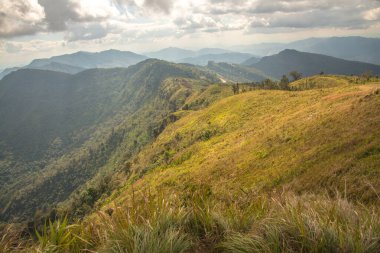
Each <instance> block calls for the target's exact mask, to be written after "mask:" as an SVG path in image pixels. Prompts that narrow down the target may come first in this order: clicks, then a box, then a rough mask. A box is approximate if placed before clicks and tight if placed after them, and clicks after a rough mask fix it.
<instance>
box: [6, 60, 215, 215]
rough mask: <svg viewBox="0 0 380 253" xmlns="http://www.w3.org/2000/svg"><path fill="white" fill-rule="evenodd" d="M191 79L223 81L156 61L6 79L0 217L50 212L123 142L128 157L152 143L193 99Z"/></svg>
mask: <svg viewBox="0 0 380 253" xmlns="http://www.w3.org/2000/svg"><path fill="white" fill-rule="evenodd" d="M168 78H169V79H170V78H172V79H170V80H169V79H168ZM192 80H195V81H196V83H197V85H202V83H204V84H207V83H209V82H215V81H218V79H217V78H216V77H215V76H214V75H212V74H210V73H207V72H204V71H201V70H199V69H197V68H192V67H189V66H185V65H181V64H174V63H168V62H163V61H159V60H146V61H144V62H141V63H139V64H137V65H133V66H130V67H129V68H115V69H91V70H85V71H82V72H80V73H78V74H76V75H69V74H65V73H61V72H54V71H47V70H35V69H21V70H18V71H15V72H12V73H11V74H9V75H7V76H6V77H4V78H3V79H2V80H1V81H0V118H1V119H2V120H1V121H0V140H1V141H0V218H1V219H3V220H8V219H12V216H14V218H20V217H24V218H25V217H32V216H33V214H34V212H35V211H36V210H37V209H40V208H45V209H46V208H47V209H49V208H51V207H52V205H54V204H55V203H57V202H59V201H63V200H66V199H67V198H68V197H69V195H70V194H71V193H72V192H73V191H74V190H75V189H77V188H78V187H80V186H83V185H84V184H85V183H86V182H87V180H89V179H91V178H92V177H93V176H94V175H95V174H96V173H98V172H99V171H101V168H102V166H103V165H105V163H106V162H107V161H108V159H109V158H110V157H111V155H112V154H113V152H114V151H115V149H116V148H117V147H118V145H119V143H120V142H122V141H123V140H125V141H126V144H125V145H126V146H125V147H123V149H121V150H124V149H127V150H128V153H129V154H132V153H133V152H134V150H137V149H138V148H139V147H140V146H141V145H143V144H145V143H147V142H149V141H150V140H151V139H152V138H153V137H154V136H155V135H156V134H157V133H158V132H159V131H160V129H161V128H162V124H164V123H163V121H164V120H167V119H166V117H168V116H169V115H170V113H171V112H172V111H174V110H177V109H179V108H181V107H182V106H183V104H184V103H185V101H186V98H187V97H188V96H190V95H191V94H192V90H191V86H189V85H191V82H192ZM172 95H173V96H175V99H174V98H173V99H171V96H172ZM125 155H126V154H125V153H123V156H125ZM41 175H43V176H41ZM37 193H38V194H37Z"/></svg>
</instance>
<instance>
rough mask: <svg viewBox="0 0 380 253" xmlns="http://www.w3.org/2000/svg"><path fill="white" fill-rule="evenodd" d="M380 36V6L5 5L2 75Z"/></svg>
mask: <svg viewBox="0 0 380 253" xmlns="http://www.w3.org/2000/svg"><path fill="white" fill-rule="evenodd" d="M331 36H365V37H380V0H319V1H316V0H279V1H270V0H246V1H243V0H198V1H195V0H188V1H185V0H177V1H175V0H0V68H5V67H11V66H21V65H25V64H27V63H29V62H30V61H31V60H33V59H36V58H46V57H50V56H53V55H60V54H64V53H72V52H76V51H80V50H82V51H102V50H107V49H119V50H129V51H134V52H137V53H143V52H150V51H155V50H158V49H161V48H165V47H169V46H175V47H182V48H187V49H199V48H204V47H218V48H231V47H233V46H237V45H250V44H257V43H264V42H289V41H294V40H299V39H304V38H308V37H331Z"/></svg>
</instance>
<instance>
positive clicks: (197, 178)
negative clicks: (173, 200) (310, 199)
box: [124, 77, 380, 202]
mask: <svg viewBox="0 0 380 253" xmlns="http://www.w3.org/2000/svg"><path fill="white" fill-rule="evenodd" d="M336 80H337V81H339V78H338V77H337V78H336ZM333 86H335V83H333ZM379 91H380V85H379V84H377V83H374V84H367V85H340V86H338V87H333V88H325V89H315V90H314V89H313V90H308V91H298V92H289V91H264V90H258V91H253V92H247V93H244V94H240V95H237V96H232V97H229V98H226V99H223V100H221V101H220V102H217V103H215V104H213V105H211V106H210V107H208V108H206V109H203V110H201V111H197V112H193V113H191V114H189V115H187V116H186V117H184V118H182V119H180V120H178V121H177V122H175V123H174V124H172V125H170V126H168V127H167V128H166V129H165V130H164V132H163V133H162V134H161V135H160V136H159V137H158V138H157V140H156V141H155V142H154V143H153V144H152V145H151V146H149V147H147V148H146V149H144V150H143V151H142V152H141V153H140V154H139V155H138V156H137V157H136V158H135V159H134V161H135V163H134V164H133V165H132V168H131V170H132V174H133V175H136V176H137V177H140V176H141V173H143V172H146V171H148V173H147V174H146V175H145V174H144V177H143V178H142V179H140V180H138V181H137V182H136V184H135V186H134V187H135V190H136V189H138V187H142V188H146V187H149V188H150V190H152V191H153V189H159V190H160V191H162V190H163V189H170V190H176V191H178V192H182V191H183V190H184V189H185V188H186V187H188V185H191V184H193V183H202V184H207V185H209V186H210V187H211V188H212V190H213V192H216V193H219V192H220V193H221V194H222V193H224V192H226V191H227V192H229V193H233V192H236V193H238V192H239V191H241V190H247V191H248V190H251V189H253V188H255V189H257V190H260V189H261V190H264V191H268V190H275V189H281V188H282V187H286V188H287V189H292V190H296V191H297V192H310V191H312V192H314V193H323V192H325V191H327V192H330V193H332V194H333V193H334V192H335V191H336V190H339V191H340V192H344V191H345V193H346V194H347V197H348V198H350V199H352V200H358V201H361V202H374V201H375V202H376V201H379V199H378V197H377V192H378V190H379V189H380V181H379V178H380V177H379V172H380V171H379V170H378V169H377V168H378V165H379V158H380V157H379V155H380V153H379V152H378V150H379V146H380V142H379V140H380V136H379V132H378V131H377V129H379V127H380V125H379V124H380V118H379V117H380V114H379V108H380V107H379V103H380V95H379ZM372 187H373V188H374V189H372ZM124 197H125V195H124Z"/></svg>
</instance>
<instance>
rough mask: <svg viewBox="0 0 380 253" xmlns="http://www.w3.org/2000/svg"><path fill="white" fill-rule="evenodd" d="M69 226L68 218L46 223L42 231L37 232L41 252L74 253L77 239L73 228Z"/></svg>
mask: <svg viewBox="0 0 380 253" xmlns="http://www.w3.org/2000/svg"><path fill="white" fill-rule="evenodd" d="M75 226H76V225H68V220H67V217H65V218H63V219H62V220H59V219H58V220H55V221H54V222H52V221H51V220H49V221H48V222H45V224H44V226H43V228H42V231H41V232H38V230H36V236H37V238H38V243H39V247H38V250H39V251H41V252H68V251H70V252H73V251H74V250H75V248H74V246H75V241H76V240H77V238H76V237H75V235H74V233H73V227H75Z"/></svg>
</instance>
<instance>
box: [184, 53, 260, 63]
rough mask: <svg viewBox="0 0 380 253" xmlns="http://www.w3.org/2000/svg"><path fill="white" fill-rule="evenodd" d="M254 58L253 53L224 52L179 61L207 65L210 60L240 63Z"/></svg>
mask: <svg viewBox="0 0 380 253" xmlns="http://www.w3.org/2000/svg"><path fill="white" fill-rule="evenodd" d="M252 58H253V57H252V55H250V54H245V53H222V54H204V55H200V56H197V57H190V58H184V59H180V60H178V62H182V63H190V64H194V65H201V66H205V65H207V63H208V62H209V61H214V62H225V63H234V64H240V63H242V62H245V61H246V60H248V59H252Z"/></svg>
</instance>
